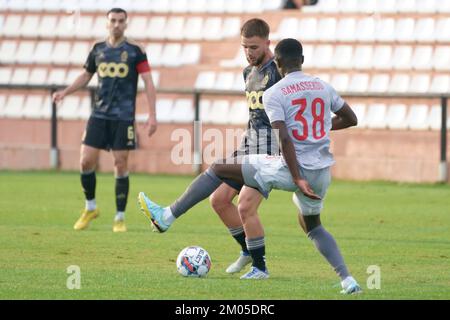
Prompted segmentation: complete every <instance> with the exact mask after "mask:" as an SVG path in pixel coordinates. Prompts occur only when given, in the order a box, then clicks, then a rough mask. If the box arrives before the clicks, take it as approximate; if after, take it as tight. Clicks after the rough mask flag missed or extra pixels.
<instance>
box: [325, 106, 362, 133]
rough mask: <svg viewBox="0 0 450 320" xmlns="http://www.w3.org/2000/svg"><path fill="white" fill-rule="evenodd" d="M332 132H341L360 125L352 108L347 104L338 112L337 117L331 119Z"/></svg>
mask: <svg viewBox="0 0 450 320" xmlns="http://www.w3.org/2000/svg"><path fill="white" fill-rule="evenodd" d="M331 123H332V126H331V130H341V129H345V128H348V127H353V126H356V125H357V124H358V118H357V117H356V114H355V113H354V112H353V110H352V109H351V108H350V106H349V105H348V104H347V103H345V104H344V106H343V107H342V108H341V109H339V110H338V111H337V112H336V116H335V117H333V119H331Z"/></svg>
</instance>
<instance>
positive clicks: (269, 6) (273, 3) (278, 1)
mask: <svg viewBox="0 0 450 320" xmlns="http://www.w3.org/2000/svg"><path fill="white" fill-rule="evenodd" d="M283 4H284V1H283V0H263V5H262V7H263V11H276V10H280V9H281V8H282V7H283Z"/></svg>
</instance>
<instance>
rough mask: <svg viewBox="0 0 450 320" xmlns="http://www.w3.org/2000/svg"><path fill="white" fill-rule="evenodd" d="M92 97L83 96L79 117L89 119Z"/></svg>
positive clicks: (78, 112)
mask: <svg viewBox="0 0 450 320" xmlns="http://www.w3.org/2000/svg"><path fill="white" fill-rule="evenodd" d="M91 109H92V108H91V97H89V96H84V97H83V98H81V101H80V106H79V107H78V110H77V119H81V120H87V119H89V117H90V115H91V113H92V110H91Z"/></svg>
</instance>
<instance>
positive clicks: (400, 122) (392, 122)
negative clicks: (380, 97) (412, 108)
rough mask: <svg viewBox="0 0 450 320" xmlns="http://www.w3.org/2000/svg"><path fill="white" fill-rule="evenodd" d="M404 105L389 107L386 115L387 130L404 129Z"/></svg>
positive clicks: (405, 125)
mask: <svg viewBox="0 0 450 320" xmlns="http://www.w3.org/2000/svg"><path fill="white" fill-rule="evenodd" d="M406 110H407V108H406V105H404V104H393V105H390V106H389V108H388V110H387V114H386V125H387V127H388V128H389V129H406V128H407V123H406Z"/></svg>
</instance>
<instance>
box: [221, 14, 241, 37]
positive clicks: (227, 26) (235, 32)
mask: <svg viewBox="0 0 450 320" xmlns="http://www.w3.org/2000/svg"><path fill="white" fill-rule="evenodd" d="M240 31H241V19H240V18H239V17H228V18H225V20H224V21H223V26H222V38H225V39H227V38H234V37H238V36H239V34H240Z"/></svg>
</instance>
